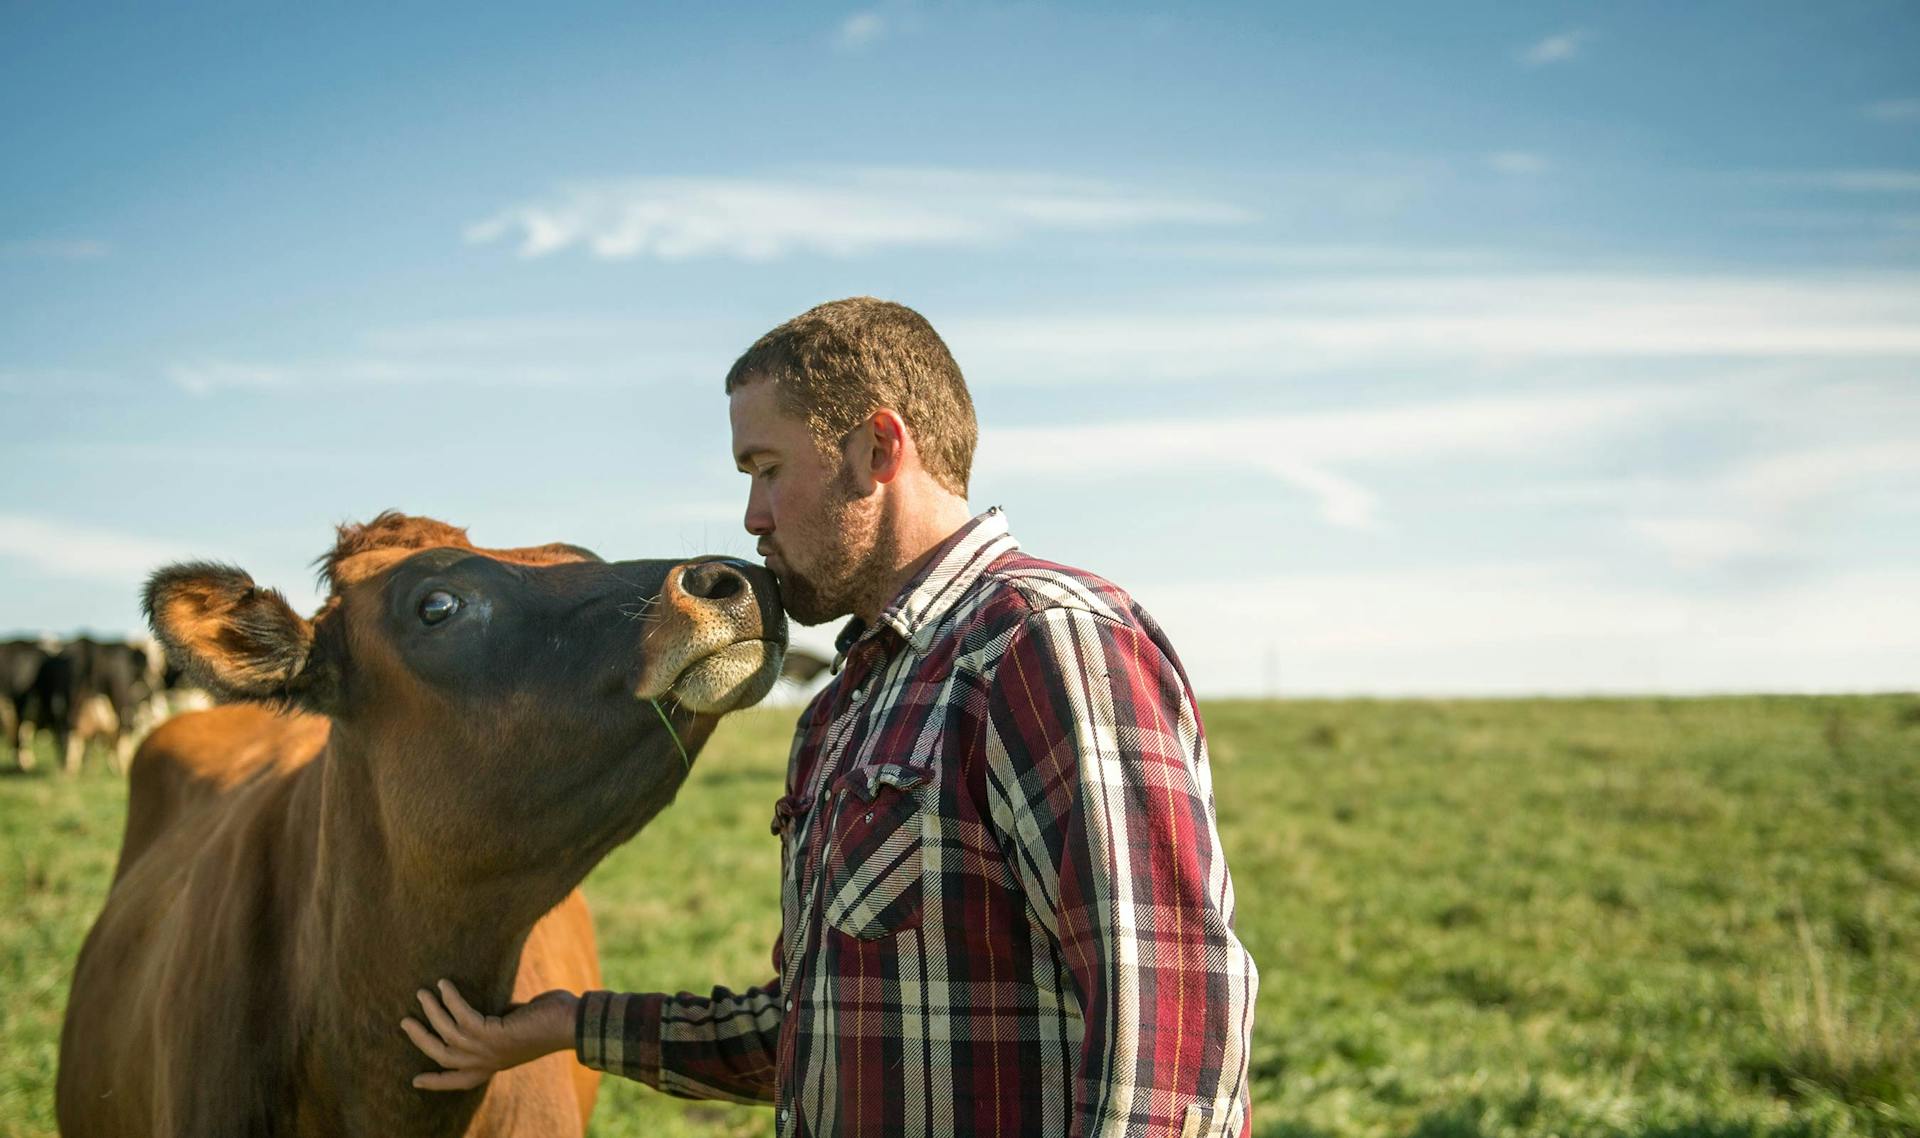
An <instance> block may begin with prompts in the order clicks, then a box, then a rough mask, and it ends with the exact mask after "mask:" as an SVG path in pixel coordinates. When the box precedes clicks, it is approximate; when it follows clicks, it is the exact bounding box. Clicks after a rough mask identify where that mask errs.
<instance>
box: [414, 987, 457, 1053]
mask: <svg viewBox="0 0 1920 1138" xmlns="http://www.w3.org/2000/svg"><path fill="white" fill-rule="evenodd" d="M414 997H415V998H416V999H418V1000H419V1001H420V1008H421V1010H422V1011H424V1012H426V1013H427V1022H428V1023H430V1024H432V1025H433V1030H435V1031H437V1032H439V1033H440V1038H442V1039H444V1040H446V1041H447V1042H448V1043H454V1044H458V1045H459V1046H461V1047H467V1046H469V1045H470V1044H469V1043H468V1040H467V1035H466V1033H465V1032H463V1031H461V1030H460V1025H459V1024H457V1023H454V1022H453V1017H452V1016H450V1015H448V1014H447V1009H445V1008H443V1007H441V1006H440V1001H439V999H438V998H437V997H435V996H434V994H433V993H432V992H429V991H427V990H426V989H425V988H422V989H420V990H419V991H418V992H415V993H414Z"/></svg>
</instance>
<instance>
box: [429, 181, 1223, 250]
mask: <svg viewBox="0 0 1920 1138" xmlns="http://www.w3.org/2000/svg"><path fill="white" fill-rule="evenodd" d="M1252 216H1253V215H1252V214H1250V213H1248V212H1247V211H1245V210H1243V209H1240V208H1238V207H1235V206H1231V205H1227V204H1224V203H1221V202H1215V201H1209V200H1205V199H1199V198H1188V197H1181V196H1177V195H1163V194H1154V193H1146V192H1141V191H1136V190H1133V189H1129V188H1126V187H1121V186H1117V185H1114V184H1110V183H1106V182H1099V181H1092V180H1087V179H1076V178H1064V177H1056V176H1052V175H1044V174H1014V173H980V172H969V171H950V170H927V169H897V170H887V169H874V170H855V171H841V172H830V173H821V174H818V175H813V176H803V175H794V176H787V177H771V178H640V179H633V180H629V181H618V182H595V183H586V184H582V185H577V186H573V187H570V188H568V189H565V190H563V191H561V192H559V193H558V194H555V195H554V196H553V197H551V198H549V199H547V200H543V201H539V202H534V203H530V204H527V205H523V206H516V207H514V208H512V209H508V210H504V211H502V212H501V213H498V214H496V215H494V216H493V217H491V218H488V219H486V220H485V221H482V222H479V223H478V224H475V225H473V226H470V227H469V228H468V229H467V232H466V239H467V240H468V241H469V242H472V243H475V244H491V243H493V242H497V241H512V242H514V243H516V244H517V246H518V252H519V254H520V256H522V257H543V256H548V255H550V254H553V253H557V252H561V251H563V250H567V249H572V248H583V249H585V250H586V251H587V252H588V253H589V254H590V255H592V256H594V257H597V258H600V259H603V260H628V259H632V258H637V257H654V258H659V259H661V260H684V259H688V258H694V257H733V258H737V259H740V260H748V261H766V260H773V259H776V258H780V257H784V256H789V255H793V254H796V253H821V254H826V255H828V256H835V257H851V256H857V255H860V254H865V253H871V252H874V251H876V250H880V249H885V248H895V247H910V246H943V245H947V246H951V245H980V244H986V243H991V242H996V241H1003V240H1007V239H1010V238H1013V237H1017V236H1021V235H1028V234H1034V233H1039V232H1044V231H1048V230H1069V231H1071V230H1079V231H1105V230H1117V229H1132V228H1138V227H1143V226H1148V225H1163V224H1179V225H1224V224H1233V223H1238V222H1244V221H1248V220H1251V219H1252Z"/></svg>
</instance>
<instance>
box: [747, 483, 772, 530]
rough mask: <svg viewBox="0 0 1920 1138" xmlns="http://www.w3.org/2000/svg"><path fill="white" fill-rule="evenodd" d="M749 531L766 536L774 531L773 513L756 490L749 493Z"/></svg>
mask: <svg viewBox="0 0 1920 1138" xmlns="http://www.w3.org/2000/svg"><path fill="white" fill-rule="evenodd" d="M745 524H746V527H747V532H748V533H750V534H752V535H753V536H755V537H765V536H767V535H768V534H770V533H772V532H773V513H772V511H770V510H768V509H767V506H766V503H765V502H763V501H761V499H760V492H759V491H758V490H755V491H754V492H753V493H750V494H748V495H747V516H746V519H745Z"/></svg>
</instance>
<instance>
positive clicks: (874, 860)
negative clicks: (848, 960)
mask: <svg viewBox="0 0 1920 1138" xmlns="http://www.w3.org/2000/svg"><path fill="white" fill-rule="evenodd" d="M928 773H929V772H927V771H926V770H925V769H923V768H917V767H902V766H885V767H876V768H865V769H859V770H854V771H850V772H848V773H847V774H846V775H845V776H844V777H842V778H841V779H840V780H839V782H838V784H837V785H836V786H835V788H834V791H835V793H834V794H833V801H834V802H835V803H836V804H837V807H838V809H837V811H836V812H835V815H834V818H833V833H832V845H831V846H830V847H829V848H828V851H827V857H826V911H825V913H824V916H825V917H826V921H827V923H828V924H830V925H832V926H833V927H834V928H836V929H839V930H840V931H841V932H843V933H845V934H847V935H848V936H851V937H857V938H859V939H860V940H879V939H881V938H883V937H888V936H892V935H893V934H894V933H897V932H901V931H903V930H906V929H911V928H918V927H919V924H920V913H921V909H922V908H923V905H922V885H921V865H920V860H921V847H922V844H923V841H924V837H925V835H924V817H923V813H922V810H921V806H920V802H919V799H918V797H917V795H916V794H915V793H914V792H915V789H916V788H918V787H921V786H923V785H924V784H926V782H927V779H928Z"/></svg>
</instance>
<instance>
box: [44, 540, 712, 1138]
mask: <svg viewBox="0 0 1920 1138" xmlns="http://www.w3.org/2000/svg"><path fill="white" fill-rule="evenodd" d="M437 546H451V547H455V548H467V549H471V548H474V547H473V546H472V545H471V544H470V543H469V542H468V541H467V538H466V534H465V532H464V531H463V530H460V529H457V528H455V527H452V526H448V525H445V524H444V523H440V522H435V521H433V520H431V519H424V518H408V517H405V516H403V515H399V514H392V513H389V514H382V515H381V516H380V517H379V518H376V519H375V520H374V521H373V522H372V523H369V524H368V525H365V526H343V527H341V529H340V533H339V538H338V541H337V542H336V544H335V547H334V549H333V551H332V552H330V553H329V554H328V555H327V556H326V557H325V558H323V559H322V560H323V562H324V568H323V574H324V576H325V579H326V580H328V581H329V582H330V583H331V585H332V587H333V588H332V594H331V595H330V596H329V597H328V599H327V601H326V603H325V604H324V605H323V606H322V608H321V610H320V612H319V613H318V614H316V617H315V620H314V621H313V622H311V623H309V622H308V621H305V620H303V619H301V618H300V617H299V616H297V615H296V614H294V613H292V611H291V610H290V609H288V608H287V607H286V602H285V601H284V599H282V598H281V597H280V596H279V594H278V593H274V592H272V591H271V590H262V589H258V588H257V587H255V586H254V585H253V582H252V581H251V579H249V578H247V577H246V575H245V574H243V573H240V572H239V571H238V570H233V569H229V568H225V567H220V566H210V565H195V566H187V567H182V568H181V569H179V570H178V571H175V572H171V573H169V572H163V573H161V574H158V575H156V577H155V580H154V582H153V585H152V586H151V587H150V589H149V594H148V604H149V611H150V612H151V613H153V615H154V623H155V625H156V630H157V631H158V632H159V633H160V635H161V637H162V640H163V642H164V643H165V644H166V646H167V649H168V652H169V654H170V655H172V656H174V658H175V659H176V662H181V663H187V664H190V665H191V666H192V667H194V668H197V669H198V670H199V672H200V673H201V674H202V675H203V676H204V677H205V678H206V679H208V680H210V681H212V682H213V683H214V685H215V686H216V688H217V690H221V691H223V692H226V693H227V694H229V695H230V696H238V697H241V698H245V699H252V700H266V701H274V700H282V699H283V700H284V701H285V703H283V704H282V706H281V708H280V709H278V710H276V709H275V708H273V707H270V706H263V705H261V704H260V703H237V704H233V705H229V706H225V707H219V708H215V709H213V710H211V711H206V712H200V713H196V714H189V715H184V716H180V717H178V718H176V719H173V720H171V721H169V722H168V723H166V724H165V725H163V726H162V727H160V728H159V729H157V730H155V731H154V732H153V733H152V734H151V735H150V736H149V737H148V739H147V741H146V742H145V744H144V745H143V746H142V747H141V748H140V750H139V752H138V754H137V755H136V756H135V758H134V762H133V770H132V773H131V777H130V790H129V801H128V812H127V828H126V833H125V837H124V840H123V843H122V846H121V852H120V860H119V863H118V866H117V868H116V869H115V874H114V881H113V885H112V889H111V891H110V894H109V897H108V901H107V904H106V907H105V909H104V910H103V912H102V914H101V916H100V919H99V921H98V922H97V923H96V925H95V927H94V929H93V931H92V932H91V933H90V934H89V936H88V938H87V942H86V945H85V946H84V948H83V949H82V951H81V954H80V959H79V961H78V964H77V966H76V969H75V975H74V982H73V989H72V995H71V998H70V1000H69V1003H68V1009H67V1023H66V1028H65V1030H64V1031H63V1033H62V1039H61V1057H60V1071H59V1086H58V1112H59V1119H60V1127H61V1131H62V1133H63V1134H64V1135H66V1136H67V1138H134V1136H136V1135H137V1136H140V1138H147V1136H160V1138H189V1136H191V1138H225V1136H229V1135H233V1136H238V1135H298V1136H312V1138H319V1136H322V1135H325V1136H333V1135H386V1134H408V1135H424V1136H429V1138H451V1136H454V1135H467V1136H470V1138H473V1136H481V1138H496V1136H505V1135H533V1136H537V1138H560V1136H563V1135H578V1134H581V1133H582V1132H583V1131H584V1129H585V1126H586V1120H587V1118H588V1116H589V1114H590V1113H591V1111H592V1108H593V1102H594V1097H595V1093H596V1090H597V1087H598V1077H599V1076H598V1075H597V1074H596V1073H594V1072H592V1071H588V1070H587V1069H585V1068H583V1067H580V1066H579V1065H578V1064H577V1063H575V1062H574V1061H573V1058H572V1056H571V1055H570V1054H566V1053H563V1054H558V1055H553V1056H549V1057H547V1058H546V1059H543V1060H540V1061H538V1062H535V1063H531V1064H527V1065H526V1066H524V1067H520V1068H516V1069H514V1070H512V1071H509V1072H505V1073H503V1074H501V1075H498V1076H496V1077H495V1078H494V1079H493V1080H492V1081H491V1084H490V1086H489V1087H487V1088H485V1089H484V1090H480V1091H472V1092H464V1093H453V1094H445V1093H434V1092H423V1091H418V1090H415V1089H413V1088H412V1087H411V1086H410V1085H409V1080H410V1079H411V1077H412V1076H413V1075H414V1074H416V1073H419V1072H422V1071H427V1070H433V1069H435V1065H434V1064H432V1063H431V1061H429V1060H427V1059H426V1058H425V1057H424V1056H423V1055H421V1054H420V1053H419V1052H418V1051H417V1050H415V1049H414V1048H413V1047H412V1045H411V1043H409V1042H408V1041H407V1040H406V1038H405V1037H404V1035H403V1034H402V1033H401V1031H400V1029H399V1024H398V1020H399V1017H400V1014H403V1013H404V1012H405V1011H406V1010H408V1009H410V1008H412V1007H413V1004H412V1000H411V995H412V992H413V991H414V990H415V989H417V988H419V987H422V986H425V985H427V984H429V983H431V982H432V980H434V979H435V978H438V977H442V976H444V977H448V978H451V979H453V980H454V981H455V983H457V984H458V985H459V986H460V988H461V990H462V991H463V992H465V993H466V994H467V995H468V996H469V998H470V999H472V1001H473V1002H474V1004H475V1005H476V1006H478V1007H481V1008H486V1009H490V1010H497V1009H500V1008H502V1007H504V1006H505V1005H506V1004H507V1002H508V1001H509V1000H513V1001H523V1000H526V999H529V998H531V997H532V996H534V995H536V994H537V993H539V992H541V991H545V990H548V989H552V988H567V989H570V990H573V991H581V990H584V989H588V988H593V987H597V986H598V985H599V983H600V971H599V964H598V958H597V955H596V952H595V947H594V939H593V927H592V921H591V918H590V917H589V915H588V912H587V908H586V904H585V902H584V900H583V899H582V898H581V896H580V894H579V892H578V891H577V890H575V889H573V888H572V885H573V884H574V883H575V882H577V881H578V880H580V878H581V877H582V876H584V874H585V872H586V869H587V868H590V867H591V865H592V864H593V863H594V862H597V861H598V859H599V857H600V856H603V855H604V853H605V852H606V849H608V848H611V843H612V842H613V841H617V840H624V837H625V836H626V835H625V834H620V835H616V836H614V837H613V838H611V839H609V840H608V841H607V843H606V844H605V845H604V847H603V848H595V849H582V850H580V851H577V852H575V851H569V853H568V856H567V857H566V858H565V859H564V860H565V861H566V862H567V864H564V865H555V866H553V867H552V868H551V872H549V873H545V874H544V875H541V874H535V875H532V876H528V875H526V874H524V873H523V874H521V875H519V876H500V875H496V876H492V877H490V876H488V875H487V874H486V873H484V872H481V873H478V874H477V875H476V873H475V872H473V871H472V869H471V868H470V867H469V868H467V869H463V868H462V867H460V866H448V865H446V864H444V861H443V859H436V858H434V857H431V856H428V855H427V854H426V853H423V849H428V848H430V847H423V846H422V845H421V843H420V842H419V841H418V840H416V838H417V836H418V835H420V834H431V833H433V832H434V831H435V827H436V826H437V825H441V824H443V822H444V820H443V819H437V818H436V817H435V816H434V805H435V802H436V800H435V798H434V796H433V794H432V793H431V790H432V788H431V787H430V786H427V787H423V786H420V785H418V784H417V781H416V782H415V783H409V782H408V781H407V780H408V779H414V780H418V779H419V778H421V777H425V776H423V775H421V774H419V773H418V769H417V768H419V767H420V766H421V765H422V764H417V763H416V764H411V765H410V764H409V760H410V759H413V758H417V757H418V756H420V755H422V754H425V753H427V752H428V751H429V750H430V749H431V748H434V747H442V748H444V747H445V746H446V745H447V737H448V736H447V732H448V730H449V726H448V725H447V724H446V723H445V721H444V713H443V712H440V711H437V710H436V708H435V707H434V705H433V703H432V701H431V700H430V699H428V698H427V697H426V696H425V695H423V694H421V693H420V692H418V691H416V687H417V685H414V684H411V683H410V682H409V679H408V677H407V676H406V675H404V674H403V673H402V672H401V671H400V670H399V665H398V664H397V662H396V660H395V659H394V658H393V657H392V655H391V653H390V652H383V648H384V645H383V644H382V643H381V642H380V639H379V636H378V634H377V632H376V631H374V630H375V628H376V627H377V625H376V622H374V621H372V620H371V619H368V620H358V621H356V619H355V618H354V616H353V612H354V611H356V610H355V608H354V605H353V604H352V603H351V598H352V596H353V595H354V590H355V589H359V588H364V589H366V590H368V595H372V591H373V590H375V589H377V583H376V582H375V578H377V577H378V575H379V573H380V572H381V570H382V569H384V568H386V567H389V566H391V565H392V564H394V563H395V562H396V561H397V560H399V559H401V558H403V557H405V556H407V555H409V554H411V553H413V552H417V551H419V550H421V549H427V548H433V547H437ZM477 552H483V553H485V554H487V555H488V556H492V557H497V558H501V559H503V560H514V561H520V562H523V563H526V564H532V565H543V564H554V563H558V562H563V561H590V560H598V559H597V558H595V557H594V556H593V555H592V554H591V553H589V552H587V551H585V550H582V549H578V548H577V547H573V546H565V545H546V546H534V547H527V548H524V549H515V550H482V551H477ZM329 642H335V643H351V644H352V646H353V648H354V655H353V667H354V668H355V669H356V670H358V671H360V672H366V673H370V674H371V676H372V677H373V678H372V679H371V680H370V681H369V683H370V684H371V685H372V686H371V688H370V690H376V691H379V692H380V693H381V705H380V708H379V715H378V716H374V717H371V718H373V719H375V720H376V721H377V724H378V726H376V727H375V728H373V729H360V728H356V729H354V730H346V729H343V728H342V727H340V726H339V725H337V724H335V723H334V722H333V721H332V720H330V719H329V718H327V717H326V716H324V715H318V714H309V713H305V712H300V711H289V710H287V709H286V708H287V705H288V704H293V705H300V704H304V705H306V706H313V704H312V702H311V701H313V700H314V699H316V698H317V697H316V695H315V693H316V692H319V693H330V692H332V691H334V688H332V687H330V686H328V685H329V683H330V682H331V681H329V679H328V671H327V670H328V668H330V667H331V666H332V665H329V664H327V663H326V662H325V661H324V660H322V659H321V657H323V656H325V655H326V652H325V651H324V647H325V645H326V644H327V643H329ZM316 645H320V646H321V647H320V648H316V647H315V646H316ZM437 715H439V716H441V718H436V716H437ZM713 722H714V720H713V718H712V717H706V716H702V717H699V718H698V720H696V721H695V722H694V723H693V724H692V725H691V727H690V728H689V729H688V730H687V731H686V736H685V737H686V741H687V744H688V746H690V747H698V746H699V745H700V743H701V742H703V741H704V739H705V737H706V735H707V733H708V732H710V731H711V729H712V726H713ZM676 766H677V763H676ZM394 772H398V773H397V774H396V773H394ZM675 785H677V783H676V784H675ZM670 793H671V792H670V791H669V792H668V796H669V797H670ZM660 804H661V805H664V801H663V802H662V803H660ZM656 809H657V807H656ZM637 824H638V823H636V825H637ZM500 830H501V833H500V837H499V842H500V848H502V849H510V848H512V847H513V843H514V841H515V840H516V836H515V835H514V833H513V832H512V826H511V825H510V824H503V825H502V826H501V827H500ZM627 832H628V833H630V832H631V830H629V831H627ZM556 900H557V902H558V903H557V905H555V904H554V902H555V901H556ZM548 906H552V907H551V908H550V909H549V908H548Z"/></svg>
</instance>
